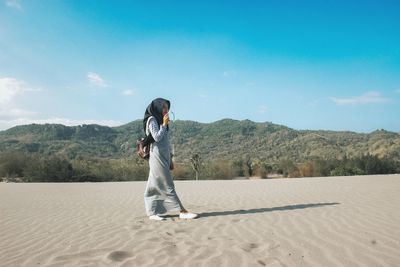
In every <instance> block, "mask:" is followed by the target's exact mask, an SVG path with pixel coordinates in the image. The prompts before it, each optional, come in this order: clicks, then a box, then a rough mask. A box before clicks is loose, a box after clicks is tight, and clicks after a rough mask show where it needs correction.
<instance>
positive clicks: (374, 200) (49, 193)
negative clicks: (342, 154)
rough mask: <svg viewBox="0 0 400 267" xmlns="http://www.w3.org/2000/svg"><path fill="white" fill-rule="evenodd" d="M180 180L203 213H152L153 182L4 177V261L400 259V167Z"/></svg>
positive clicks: (308, 262) (380, 262) (351, 262)
mask: <svg viewBox="0 0 400 267" xmlns="http://www.w3.org/2000/svg"><path fill="white" fill-rule="evenodd" d="M175 186H176V190H177V192H178V194H179V196H180V198H181V199H182V201H183V203H184V205H185V207H186V208H187V209H188V210H189V211H193V212H197V213H199V214H200V217H199V218H198V219H194V220H180V219H179V218H178V217H177V213H176V212H170V213H169V215H168V216H167V220H166V221H150V220H148V218H147V216H146V214H145V210H144V202H143V193H144V188H145V182H118V183H31V184H29V183H0V213H1V216H0V266H7V267H11V266H229V267H230V266H400V175H377V176H354V177H325V178H300V179H297V178H296V179H295V178H291V179H270V180H228V181H223V180H217V181H175Z"/></svg>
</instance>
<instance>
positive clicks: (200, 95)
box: [199, 94, 208, 98]
mask: <svg viewBox="0 0 400 267" xmlns="http://www.w3.org/2000/svg"><path fill="white" fill-rule="evenodd" d="M199 97H200V98H207V97H208V95H206V94H199Z"/></svg>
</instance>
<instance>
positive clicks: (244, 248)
mask: <svg viewBox="0 0 400 267" xmlns="http://www.w3.org/2000/svg"><path fill="white" fill-rule="evenodd" d="M241 248H242V249H243V250H244V251H247V252H250V251H251V250H252V249H255V248H258V244H256V243H249V244H246V245H244V246H242V247H241Z"/></svg>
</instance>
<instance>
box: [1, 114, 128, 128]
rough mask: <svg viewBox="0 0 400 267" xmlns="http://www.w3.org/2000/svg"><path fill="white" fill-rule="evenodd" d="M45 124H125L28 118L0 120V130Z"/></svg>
mask: <svg viewBox="0 0 400 267" xmlns="http://www.w3.org/2000/svg"><path fill="white" fill-rule="evenodd" d="M31 123H37V124H45V123H58V124H63V125H67V126H76V125H82V124H99V125H105V126H110V127H113V126H119V125H122V124H124V123H123V122H120V121H114V120H91V119H82V120H79V119H78V120H74V119H67V118H59V117H52V118H47V119H28V118H17V119H12V120H0V130H6V129H8V128H11V127H14V126H17V125H25V124H31Z"/></svg>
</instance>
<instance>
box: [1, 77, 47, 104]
mask: <svg viewBox="0 0 400 267" xmlns="http://www.w3.org/2000/svg"><path fill="white" fill-rule="evenodd" d="M28 91H42V89H41V88H33V87H31V86H29V85H28V84H27V83H26V82H24V81H20V80H17V79H15V78H11V77H4V78H0V104H6V103H10V102H11V101H12V100H13V98H14V97H15V96H17V95H20V94H23V93H24V92H28Z"/></svg>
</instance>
